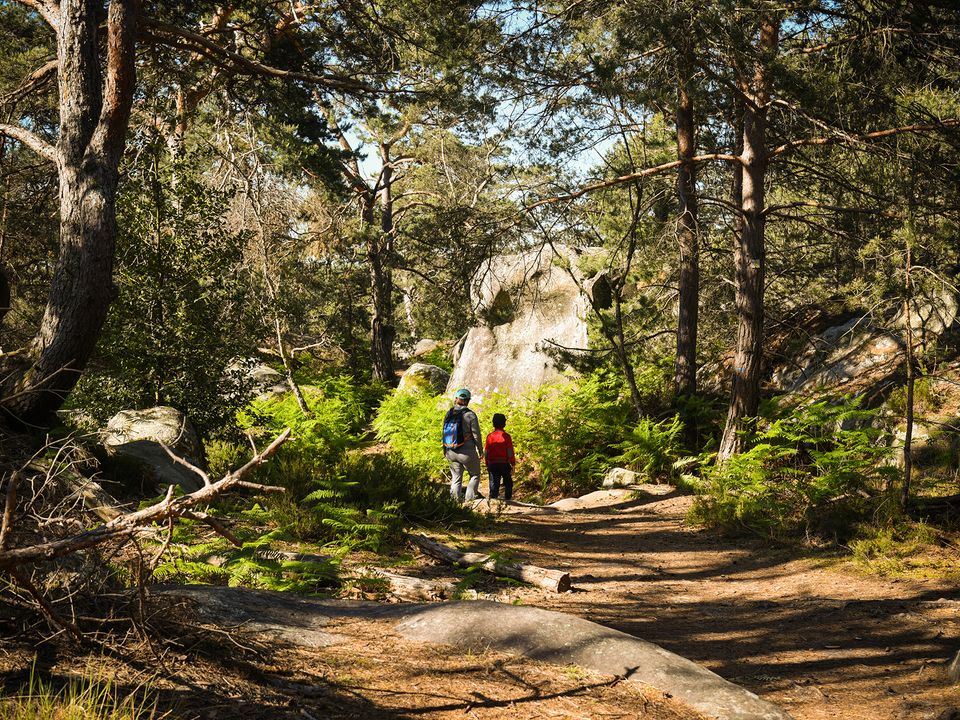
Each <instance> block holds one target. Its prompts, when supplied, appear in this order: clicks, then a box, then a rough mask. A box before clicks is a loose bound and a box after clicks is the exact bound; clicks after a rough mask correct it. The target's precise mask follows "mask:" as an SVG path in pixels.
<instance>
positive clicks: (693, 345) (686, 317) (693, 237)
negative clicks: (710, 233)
mask: <svg viewBox="0 0 960 720" xmlns="http://www.w3.org/2000/svg"><path fill="white" fill-rule="evenodd" d="M695 154H696V135H695V132H694V115H693V99H692V98H691V97H690V93H689V87H688V84H687V81H686V80H684V79H681V81H680V84H679V87H678V92H677V159H678V160H680V161H681V162H682V163H683V164H682V165H681V166H680V167H679V168H678V170H677V200H678V201H679V213H678V216H677V231H676V235H677V248H678V250H679V253H680V277H679V281H678V295H679V297H678V308H677V356H676V362H675V364H674V385H675V387H676V392H677V394H678V395H693V394H694V393H695V392H696V391H697V324H698V322H699V304H700V244H699V239H698V232H699V230H698V221H697V191H696V169H695V167H694V165H693V163H692V162H691V158H692V157H693V156H694V155H695Z"/></svg>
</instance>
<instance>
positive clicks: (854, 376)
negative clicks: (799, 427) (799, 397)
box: [771, 317, 904, 393]
mask: <svg viewBox="0 0 960 720" xmlns="http://www.w3.org/2000/svg"><path fill="white" fill-rule="evenodd" d="M903 349H904V348H903V343H902V342H901V341H900V339H899V338H897V337H895V336H894V335H892V334H891V333H889V332H886V331H884V330H881V329H879V328H877V327H875V326H873V325H872V324H870V323H869V322H866V321H865V320H864V319H863V318H859V317H858V318H853V319H852V320H849V321H847V322H845V323H843V324H842V325H837V326H835V327H831V328H828V329H827V330H825V331H824V332H822V333H820V334H819V335H815V336H813V337H812V338H810V340H809V342H808V343H807V345H806V347H805V348H803V350H801V352H800V353H799V354H798V355H797V356H796V357H795V358H794V359H793V360H792V362H790V363H789V364H787V365H785V366H783V367H781V368H777V369H776V370H775V371H774V373H773V377H772V378H771V379H772V381H773V384H774V385H775V386H776V387H778V388H779V389H780V390H781V391H783V392H790V393H796V392H800V393H802V392H809V391H813V390H820V389H824V388H837V387H840V386H843V385H845V384H847V383H850V382H853V381H867V380H871V379H873V378H876V380H883V379H886V378H887V377H888V376H890V375H891V374H892V373H894V372H896V370H897V367H898V365H899V358H900V355H901V353H902V352H903Z"/></svg>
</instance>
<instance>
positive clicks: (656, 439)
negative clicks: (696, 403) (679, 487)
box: [612, 415, 684, 482]
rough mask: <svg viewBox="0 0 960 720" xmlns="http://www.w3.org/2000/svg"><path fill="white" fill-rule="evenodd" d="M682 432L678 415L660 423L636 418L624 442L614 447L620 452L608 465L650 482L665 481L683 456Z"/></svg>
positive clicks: (681, 424) (669, 477)
mask: <svg viewBox="0 0 960 720" xmlns="http://www.w3.org/2000/svg"><path fill="white" fill-rule="evenodd" d="M683 429H684V428H683V423H682V422H681V421H680V416H679V415H674V416H673V419H672V420H663V421H661V422H656V421H655V420H652V419H650V418H640V420H638V421H637V424H636V425H634V426H633V428H632V429H631V430H630V431H629V433H628V434H627V438H626V440H624V441H623V442H620V443H617V444H616V445H614V447H616V448H617V449H618V450H621V451H622V452H621V454H620V455H618V456H616V457H615V458H613V459H612V461H613V462H614V463H616V464H618V465H623V466H624V467H626V468H627V469H629V470H633V471H634V472H637V473H640V474H641V475H643V476H644V477H645V478H646V479H647V480H648V481H650V482H656V481H659V480H669V479H671V477H672V476H673V473H674V467H675V464H676V462H677V460H678V459H679V458H680V457H681V455H682V454H683V447H682V444H681V442H680V439H681V436H682V434H683Z"/></svg>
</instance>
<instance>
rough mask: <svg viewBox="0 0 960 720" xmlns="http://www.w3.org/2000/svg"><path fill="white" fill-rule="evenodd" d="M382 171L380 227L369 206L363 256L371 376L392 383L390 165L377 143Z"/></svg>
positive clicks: (385, 147)
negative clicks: (369, 310) (369, 303)
mask: <svg viewBox="0 0 960 720" xmlns="http://www.w3.org/2000/svg"><path fill="white" fill-rule="evenodd" d="M380 153H381V161H382V162H383V171H382V175H381V179H380V184H381V188H380V231H379V233H378V232H377V230H376V228H375V227H374V224H373V207H372V203H371V204H370V205H369V206H368V207H369V218H368V220H369V222H365V224H366V225H367V230H368V232H369V233H370V235H369V239H368V244H367V258H368V260H369V261H370V291H371V294H372V300H373V303H372V305H373V307H372V318H371V321H370V356H371V361H372V365H373V377H374V378H376V379H377V380H379V381H380V382H382V383H384V384H386V385H389V386H392V385H396V382H397V378H396V372H395V370H394V366H393V340H394V337H395V336H396V334H397V330H396V327H394V325H393V271H392V262H393V260H392V255H393V234H394V227H393V187H392V185H393V168H392V167H391V166H390V155H389V146H388V145H386V144H381V146H380Z"/></svg>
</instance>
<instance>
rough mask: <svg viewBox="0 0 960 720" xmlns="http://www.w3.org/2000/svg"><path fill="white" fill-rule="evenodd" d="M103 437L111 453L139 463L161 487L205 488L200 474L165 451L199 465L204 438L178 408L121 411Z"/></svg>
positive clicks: (111, 419) (112, 420)
mask: <svg viewBox="0 0 960 720" xmlns="http://www.w3.org/2000/svg"><path fill="white" fill-rule="evenodd" d="M102 438H103V444H104V446H105V447H106V449H107V452H109V453H110V454H113V455H121V456H123V457H127V458H131V459H133V460H135V461H137V462H138V463H139V464H140V465H142V466H143V468H144V470H145V471H146V472H147V474H148V475H150V476H151V478H152V479H153V480H154V482H155V483H156V484H157V485H158V486H159V487H164V486H167V485H171V484H173V485H180V486H181V487H182V488H183V489H184V491H185V492H192V491H194V490H199V489H200V488H201V487H203V479H202V478H201V477H200V476H199V475H197V473H195V472H193V471H191V470H190V469H189V468H188V467H186V466H184V465H182V464H181V463H178V462H175V461H174V460H172V459H171V458H170V456H169V455H168V454H167V452H166V451H165V450H164V449H163V445H166V446H167V447H168V448H170V450H171V452H173V453H174V454H175V455H177V456H178V457H179V458H181V459H183V460H185V461H187V462H189V463H190V464H191V465H199V458H200V457H201V454H202V453H201V446H200V438H199V436H198V435H197V431H196V429H194V427H193V423H191V422H190V420H189V419H188V418H187V416H186V415H184V414H183V413H182V412H180V411H179V410H177V409H175V408H172V407H164V406H159V407H153V408H147V409H145V410H121V411H120V412H118V413H117V414H116V415H114V416H113V417H112V418H110V422H108V423H107V427H106V429H105V430H104V431H103V433H102Z"/></svg>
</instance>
